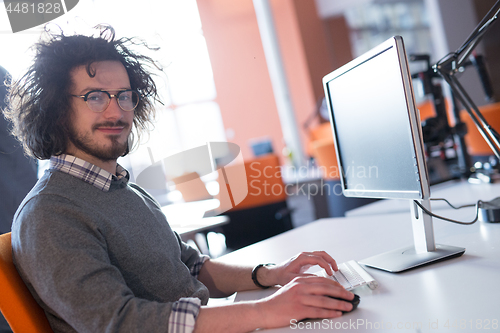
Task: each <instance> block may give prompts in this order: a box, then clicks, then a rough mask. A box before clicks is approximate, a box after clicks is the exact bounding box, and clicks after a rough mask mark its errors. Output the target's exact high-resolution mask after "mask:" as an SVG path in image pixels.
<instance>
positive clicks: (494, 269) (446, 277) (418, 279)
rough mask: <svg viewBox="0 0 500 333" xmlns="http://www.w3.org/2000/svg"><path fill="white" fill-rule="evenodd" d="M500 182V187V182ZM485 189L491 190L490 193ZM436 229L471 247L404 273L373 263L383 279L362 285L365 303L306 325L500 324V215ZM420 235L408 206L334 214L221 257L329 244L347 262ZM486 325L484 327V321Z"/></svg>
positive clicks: (468, 212)
mask: <svg viewBox="0 0 500 333" xmlns="http://www.w3.org/2000/svg"><path fill="white" fill-rule="evenodd" d="M456 186H461V185H460V184H458V185H456ZM488 188H489V189H490V190H491V188H490V187H489V186H488V185H486V186H483V189H482V190H480V188H479V187H477V188H476V190H478V191H477V192H475V193H476V195H480V197H475V198H474V199H475V200H477V199H485V200H489V199H490V198H489V197H488V196H489V195H490V194H492V193H489V190H488ZM495 188H496V189H497V190H496V192H497V195H500V188H498V187H495ZM448 190H452V189H448ZM485 192H487V195H486V197H484V196H483V195H482V193H485ZM440 213H441V214H445V215H446V216H448V217H452V218H461V219H466V220H468V219H472V217H473V216H474V215H475V212H474V210H473V209H471V208H465V209H464V210H461V211H453V210H444V209H443V210H441V211H440ZM434 232H435V237H436V242H437V243H440V244H447V245H454V246H461V247H465V248H466V252H465V254H464V255H463V256H461V257H459V258H454V259H450V260H447V261H443V262H439V263H435V264H432V265H428V266H424V267H420V268H417V269H413V270H410V271H407V272H403V273H398V274H394V273H388V272H384V271H380V270H377V269H372V268H366V270H367V271H368V272H369V273H370V274H371V275H372V276H373V277H374V278H375V279H376V280H377V281H378V282H379V285H380V286H379V288H378V289H376V290H370V289H369V288H368V287H361V288H358V289H356V290H355V292H356V293H357V294H359V295H360V296H361V303H360V305H359V307H358V309H357V310H355V311H353V312H352V313H349V314H345V315H344V316H343V317H341V318H338V319H335V320H332V321H330V320H328V321H326V322H325V321H321V320H316V321H311V322H310V324H307V325H314V323H316V324H315V325H316V329H314V326H310V327H309V328H310V329H307V328H308V326H305V325H306V323H304V326H302V327H303V329H304V330H306V329H307V331H308V332H320V331H325V327H326V326H327V327H328V329H331V330H335V329H336V328H337V329H338V328H339V327H343V328H346V327H347V329H346V330H345V331H353V332H375V331H376V332H392V331H394V332H403V331H404V332H422V333H423V332H482V331H483V330H485V331H487V332H495V331H500V311H499V309H500V306H499V301H500V286H499V285H498V280H499V278H500V245H499V240H500V223H498V224H490V223H484V222H477V223H476V224H474V225H470V226H463V225H457V224H453V223H449V222H444V221H440V220H434ZM412 241H413V238H412V229H411V222H410V216H409V214H408V213H393V214H380V215H372V216H354V217H347V218H329V219H321V220H318V221H316V222H313V223H310V224H307V225H305V226H302V227H300V228H297V229H293V230H291V231H288V232H286V233H283V234H281V235H278V236H275V237H273V238H270V239H267V240H264V241H262V242H259V243H257V244H254V245H251V246H249V247H246V248H243V249H241V250H238V251H235V252H233V253H230V254H228V255H226V256H223V257H221V260H224V261H225V262H228V263H241V262H245V263H249V264H258V263H267V262H281V261H284V260H286V259H288V258H290V257H291V256H293V255H295V254H297V253H298V252H300V251H314V250H325V251H327V252H328V253H330V254H331V255H332V256H333V257H334V258H335V259H336V260H337V261H338V262H344V261H348V260H351V259H354V260H361V259H363V258H366V257H369V256H372V255H374V254H378V253H382V252H385V251H388V250H392V249H396V248H398V247H404V246H407V245H410V244H411V242H412ZM263 293H264V292H246V293H240V295H238V296H237V299H252V298H259V297H262V296H263V295H264V294H263ZM301 325H302V324H301ZM419 325H420V326H419ZM480 326H481V327H482V328H483V329H482V330H480V329H478V328H479V327H480ZM391 327H392V329H391ZM436 327H437V329H436ZM486 327H489V328H490V329H489V330H486V329H485V328H486ZM294 328H295V329H294ZM297 330H300V327H297V326H290V327H284V328H280V329H275V330H269V331H272V332H293V331H297Z"/></svg>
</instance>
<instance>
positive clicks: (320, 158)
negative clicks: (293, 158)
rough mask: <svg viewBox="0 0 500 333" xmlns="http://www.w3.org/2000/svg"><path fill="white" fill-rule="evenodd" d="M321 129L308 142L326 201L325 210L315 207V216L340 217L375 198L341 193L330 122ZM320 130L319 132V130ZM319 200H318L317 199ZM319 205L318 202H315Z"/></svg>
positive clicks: (339, 173) (373, 200) (339, 172)
mask: <svg viewBox="0 0 500 333" xmlns="http://www.w3.org/2000/svg"><path fill="white" fill-rule="evenodd" d="M320 127H321V129H320V130H319V131H317V132H316V133H322V135H321V136H317V137H316V139H315V140H313V141H312V142H311V143H310V147H311V154H312V156H313V157H314V160H315V161H316V165H317V166H318V167H319V168H320V169H321V170H323V173H324V174H323V179H322V186H323V188H324V189H325V190H324V191H322V195H323V197H324V200H325V201H326V206H327V208H326V210H327V212H324V210H325V209H317V210H316V218H318V219H319V218H324V217H342V216H345V213H346V212H347V211H348V210H351V209H354V208H357V207H360V206H363V205H366V204H369V203H372V202H375V201H377V199H371V198H347V197H345V196H344V195H343V194H342V191H341V188H342V187H341V182H340V175H341V171H340V168H339V164H338V161H337V154H336V152H335V144H334V143H333V134H332V130H331V126H330V123H326V125H325V124H322V125H320ZM320 131H321V132H320ZM318 201H319V200H318ZM316 205H317V206H318V207H320V206H321V205H320V204H316Z"/></svg>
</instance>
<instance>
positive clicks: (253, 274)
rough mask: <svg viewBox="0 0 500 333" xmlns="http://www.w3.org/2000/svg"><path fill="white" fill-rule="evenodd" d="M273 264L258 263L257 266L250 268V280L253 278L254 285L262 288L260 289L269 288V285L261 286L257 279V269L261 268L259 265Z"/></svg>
mask: <svg viewBox="0 0 500 333" xmlns="http://www.w3.org/2000/svg"><path fill="white" fill-rule="evenodd" d="M274 265H275V264H258V265H257V266H255V267H254V268H253V270H252V280H253V283H255V285H256V286H257V287H259V288H262V289H267V288H269V287H270V286H263V285H261V284H260V283H259V280H257V271H258V270H259V269H260V268H261V267H264V266H274Z"/></svg>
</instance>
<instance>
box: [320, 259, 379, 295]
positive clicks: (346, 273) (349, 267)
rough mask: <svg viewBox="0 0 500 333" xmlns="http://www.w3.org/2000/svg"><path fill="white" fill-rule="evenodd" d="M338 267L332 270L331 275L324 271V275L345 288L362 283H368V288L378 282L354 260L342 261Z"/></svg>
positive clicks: (355, 286)
mask: <svg viewBox="0 0 500 333" xmlns="http://www.w3.org/2000/svg"><path fill="white" fill-rule="evenodd" d="M338 268H339V270H338V271H337V272H333V276H329V275H327V274H326V272H325V273H324V276H326V277H328V278H331V279H333V280H335V281H337V282H338V283H340V284H341V285H342V286H343V287H344V288H345V289H347V290H351V289H354V288H357V287H361V286H364V285H368V287H369V288H370V289H375V288H377V287H378V282H377V281H375V279H374V278H373V277H372V276H371V275H370V274H368V272H367V271H365V269H364V268H363V267H361V266H360V265H359V264H358V263H357V262H356V261H354V260H350V261H347V262H345V263H342V264H340V265H338ZM323 272H324V271H323Z"/></svg>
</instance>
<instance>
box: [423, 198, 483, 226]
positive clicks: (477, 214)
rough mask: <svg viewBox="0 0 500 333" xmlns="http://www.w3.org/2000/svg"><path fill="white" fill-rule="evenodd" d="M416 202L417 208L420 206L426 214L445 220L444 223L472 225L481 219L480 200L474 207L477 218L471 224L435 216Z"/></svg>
mask: <svg viewBox="0 0 500 333" xmlns="http://www.w3.org/2000/svg"><path fill="white" fill-rule="evenodd" d="M413 201H414V202H415V204H417V206H419V207H420V208H421V209H422V210H423V211H424V212H425V213H426V214H428V215H430V216H432V217H435V218H438V219H441V220H444V221H448V222H452V223H457V224H465V225H470V224H474V223H476V222H477V219H478V218H479V204H481V203H482V201H481V200H479V201H478V202H477V204H475V205H474V206H476V217H475V218H474V220H472V221H471V222H462V221H457V220H453V219H449V218H447V217H443V216H439V215H436V214H434V213H433V212H431V211H429V210H428V209H427V208H425V207H424V206H422V204H420V202H418V201H417V200H413Z"/></svg>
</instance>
